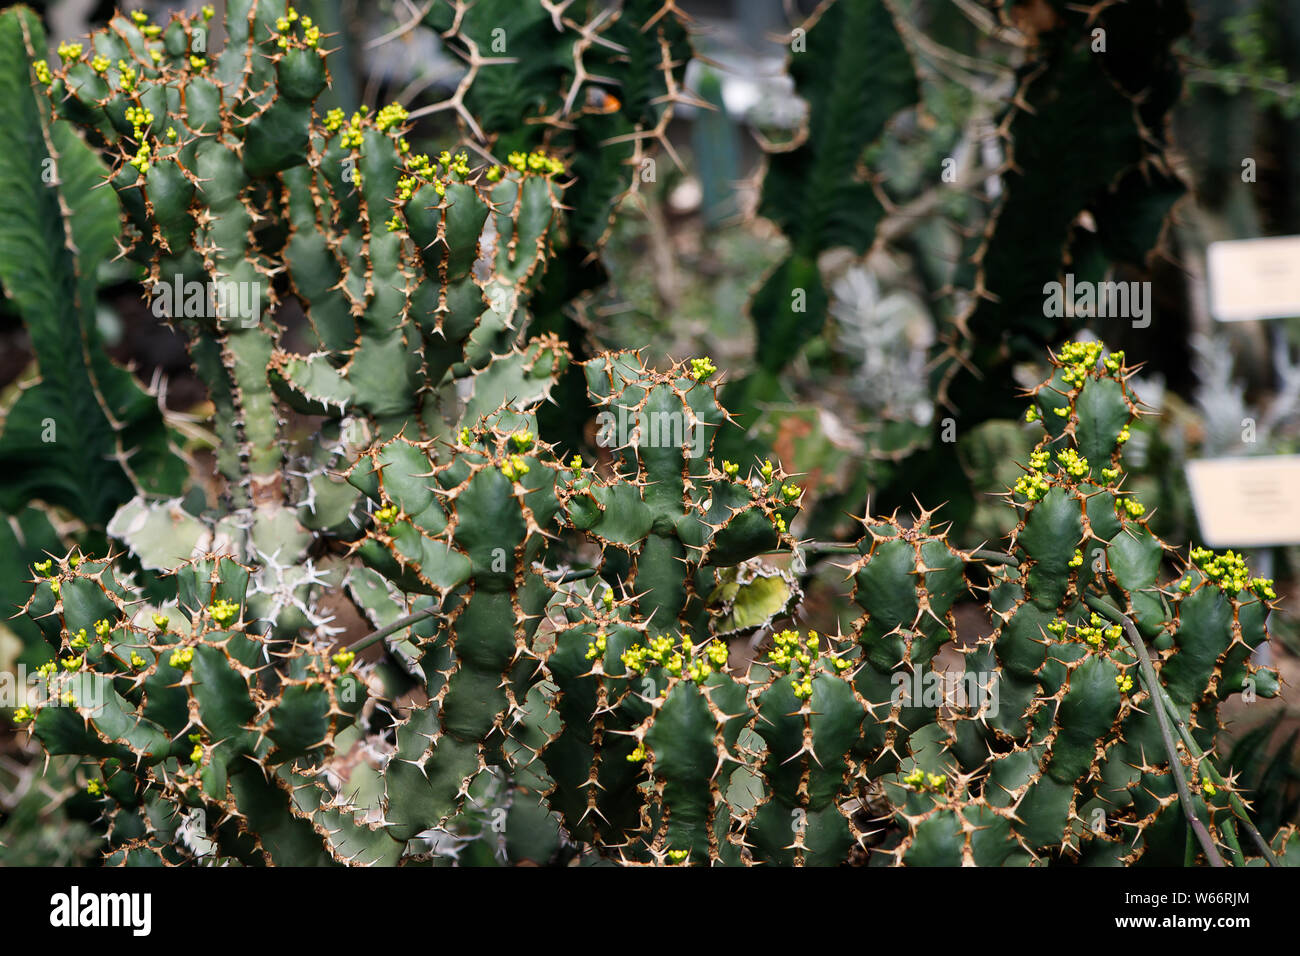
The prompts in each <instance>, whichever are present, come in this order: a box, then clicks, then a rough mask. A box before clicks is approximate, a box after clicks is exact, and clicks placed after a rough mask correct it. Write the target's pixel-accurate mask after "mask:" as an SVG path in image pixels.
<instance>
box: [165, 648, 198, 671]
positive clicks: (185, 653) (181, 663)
mask: <svg viewBox="0 0 1300 956" xmlns="http://www.w3.org/2000/svg"><path fill="white" fill-rule="evenodd" d="M167 663H168V664H171V666H172V667H174V668H176V669H177V670H178V671H187V670H189V669H190V665H191V664H193V663H194V648H192V647H182V648H179V649H178V650H175V651H172V656H171V657H170V658H169V659H168V661H167Z"/></svg>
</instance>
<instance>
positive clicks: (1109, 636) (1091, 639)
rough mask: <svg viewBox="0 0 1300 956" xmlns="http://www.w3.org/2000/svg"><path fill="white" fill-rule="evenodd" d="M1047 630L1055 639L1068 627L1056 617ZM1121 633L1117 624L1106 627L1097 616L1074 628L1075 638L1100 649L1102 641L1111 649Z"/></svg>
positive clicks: (1062, 634)
mask: <svg viewBox="0 0 1300 956" xmlns="http://www.w3.org/2000/svg"><path fill="white" fill-rule="evenodd" d="M1075 554H1078V552H1077V551H1076V552H1075ZM1047 629H1048V630H1049V631H1051V632H1052V633H1053V634H1055V635H1056V636H1057V637H1065V634H1066V632H1067V631H1068V630H1069V629H1070V625H1069V624H1067V623H1066V622H1065V621H1064V620H1062V619H1061V618H1059V617H1058V618H1057V619H1056V620H1054V621H1052V622H1051V623H1050V624H1048V625H1047ZM1123 633H1124V629H1123V628H1121V627H1120V626H1119V625H1118V624H1109V625H1108V624H1107V623H1106V621H1105V620H1104V619H1103V618H1102V617H1100V616H1098V615H1097V614H1093V615H1092V616H1091V618H1090V619H1089V623H1087V624H1083V625H1080V626H1078V627H1076V628H1075V637H1077V638H1079V639H1080V640H1082V641H1086V642H1087V643H1089V644H1091V645H1092V646H1093V647H1100V646H1101V642H1102V641H1103V640H1105V641H1106V642H1107V643H1108V644H1110V645H1111V646H1112V647H1113V646H1114V645H1115V643H1116V642H1117V641H1119V639H1120V636H1121V635H1122V634H1123Z"/></svg>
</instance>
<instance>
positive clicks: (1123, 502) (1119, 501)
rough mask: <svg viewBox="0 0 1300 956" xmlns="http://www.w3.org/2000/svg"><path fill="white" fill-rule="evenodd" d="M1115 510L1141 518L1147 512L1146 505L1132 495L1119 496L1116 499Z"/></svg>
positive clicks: (1131, 516)
mask: <svg viewBox="0 0 1300 956" xmlns="http://www.w3.org/2000/svg"><path fill="white" fill-rule="evenodd" d="M1115 510H1116V511H1123V512H1124V513H1125V514H1126V515H1128V516H1129V517H1130V518H1141V517H1142V516H1143V515H1144V514H1146V513H1147V508H1146V505H1144V504H1142V502H1140V501H1138V500H1137V499H1136V498H1134V497H1132V496H1131V495H1130V496H1124V497H1118V498H1116V499H1115Z"/></svg>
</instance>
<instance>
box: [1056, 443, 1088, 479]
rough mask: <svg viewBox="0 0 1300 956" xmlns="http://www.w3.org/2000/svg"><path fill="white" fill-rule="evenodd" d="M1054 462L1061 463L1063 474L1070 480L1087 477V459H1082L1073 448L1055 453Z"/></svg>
mask: <svg viewBox="0 0 1300 956" xmlns="http://www.w3.org/2000/svg"><path fill="white" fill-rule="evenodd" d="M1056 460H1057V461H1059V462H1060V463H1061V467H1062V468H1064V469H1065V473H1066V474H1067V475H1069V476H1070V477H1071V478H1086V477H1087V476H1088V459H1086V458H1084V457H1082V456H1081V455H1080V454H1079V453H1078V452H1077V451H1075V450H1074V449H1073V448H1064V449H1062V450H1061V451H1058V452H1057V453H1056Z"/></svg>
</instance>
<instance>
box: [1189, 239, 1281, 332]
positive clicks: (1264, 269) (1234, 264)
mask: <svg viewBox="0 0 1300 956" xmlns="http://www.w3.org/2000/svg"><path fill="white" fill-rule="evenodd" d="M1205 262H1206V269H1207V271H1208V273H1209V286H1210V314H1211V315H1213V316H1214V317H1215V318H1216V319H1218V320H1219V321H1220V322H1247V321H1250V320H1252V319H1286V318H1290V317H1292V316H1296V315H1300V236H1277V237H1274V238H1268V239H1231V240H1226V241H1224V242H1212V243H1210V247H1209V249H1208V251H1207V252H1206V258H1205Z"/></svg>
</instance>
